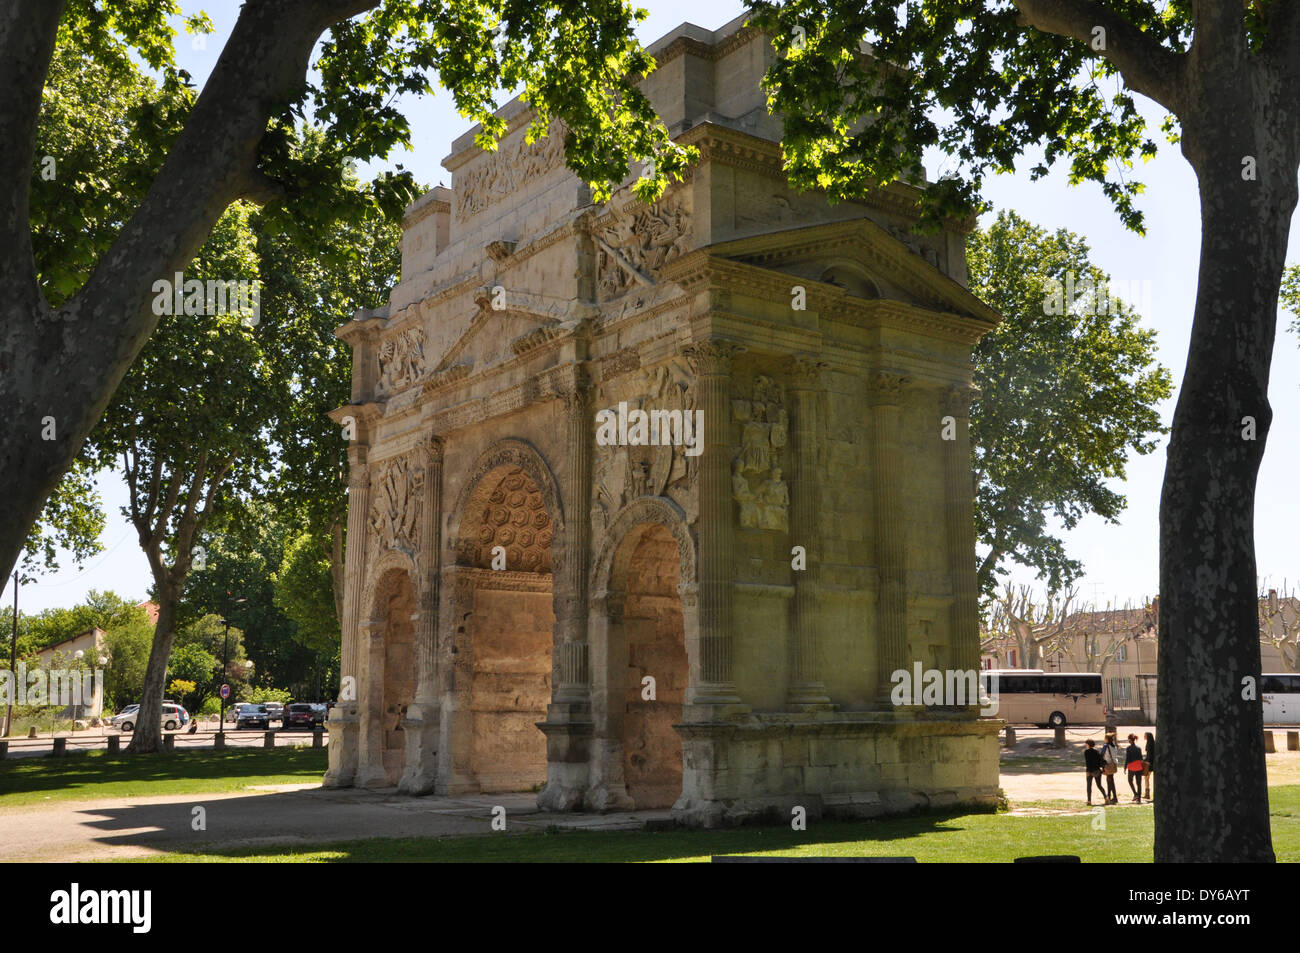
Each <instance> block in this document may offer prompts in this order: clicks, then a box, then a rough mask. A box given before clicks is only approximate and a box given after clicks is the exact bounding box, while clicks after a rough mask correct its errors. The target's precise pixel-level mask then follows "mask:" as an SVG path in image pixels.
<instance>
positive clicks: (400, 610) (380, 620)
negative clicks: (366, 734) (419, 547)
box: [370, 569, 415, 784]
mask: <svg viewBox="0 0 1300 953" xmlns="http://www.w3.org/2000/svg"><path fill="white" fill-rule="evenodd" d="M374 611H375V613H376V618H375V621H374V622H372V626H373V625H375V624H378V625H380V626H381V627H382V628H381V633H382V635H381V638H380V640H379V644H378V645H377V646H376V649H377V651H376V652H375V653H374V654H373V655H372V665H377V666H378V668H379V669H380V671H377V672H376V671H372V672H371V673H370V677H371V678H372V679H374V680H375V683H376V684H377V685H378V686H379V693H378V695H379V697H378V707H379V724H380V737H381V742H380V744H381V748H380V750H381V752H382V761H383V766H384V773H385V774H386V775H387V776H388V780H389V782H390V783H391V784H396V783H397V782H398V780H399V779H400V778H401V776H402V770H403V769H404V768H405V767H406V735H405V732H404V731H403V730H402V719H403V718H404V717H405V716H406V709H407V707H408V706H409V705H410V704H411V702H412V701H413V700H414V699H415V623H414V620H413V615H414V613H415V589H414V586H413V585H412V583H411V577H410V576H409V575H408V574H407V573H406V572H405V571H403V570H400V569H394V570H389V571H388V572H386V573H385V574H384V575H383V577H382V578H381V579H380V581H379V584H378V586H376V587H375V599H374Z"/></svg>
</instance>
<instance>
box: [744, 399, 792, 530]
mask: <svg viewBox="0 0 1300 953" xmlns="http://www.w3.org/2000/svg"><path fill="white" fill-rule="evenodd" d="M731 416H732V419H733V420H735V421H736V422H738V423H739V424H740V445H739V446H738V447H737V448H736V455H735V457H734V458H733V459H732V462H731V488H732V495H733V496H734V497H735V499H736V502H737V503H738V504H739V506H740V525H741V526H748V527H750V528H752V529H770V530H779V531H781V532H785V531H787V530H788V528H789V516H788V513H789V509H790V490H789V487H788V485H787V484H786V482H785V479H784V478H783V476H782V471H781V458H782V454H783V452H784V450H785V447H786V444H787V443H789V438H790V418H789V414H788V413H787V412H786V409H785V401H784V399H783V397H782V394H781V385H780V384H779V383H777V382H776V381H775V380H773V379H772V378H771V377H768V376H767V375H766V374H759V375H758V376H757V377H756V378H755V379H754V383H753V385H752V387H751V388H750V393H749V395H748V396H740V397H736V398H734V399H733V400H732V401H731Z"/></svg>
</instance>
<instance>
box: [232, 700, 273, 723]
mask: <svg viewBox="0 0 1300 953" xmlns="http://www.w3.org/2000/svg"><path fill="white" fill-rule="evenodd" d="M235 727H236V728H270V727H271V714H270V712H268V711H267V710H266V706H265V705H253V704H247V705H244V706H243V707H242V708H240V709H239V713H238V714H237V715H236V716H235Z"/></svg>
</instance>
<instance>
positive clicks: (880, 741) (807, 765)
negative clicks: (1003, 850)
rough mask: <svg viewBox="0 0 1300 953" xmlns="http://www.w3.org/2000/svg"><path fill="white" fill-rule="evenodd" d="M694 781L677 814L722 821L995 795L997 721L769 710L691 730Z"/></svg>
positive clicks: (984, 801) (850, 812) (972, 800)
mask: <svg viewBox="0 0 1300 953" xmlns="http://www.w3.org/2000/svg"><path fill="white" fill-rule="evenodd" d="M682 732H683V735H684V737H685V739H686V742H685V759H686V764H687V767H688V768H689V769H691V770H689V771H688V772H687V785H686V787H685V789H684V790H683V792H682V799H681V801H679V802H678V804H677V808H676V810H675V812H674V813H676V814H677V815H678V816H679V817H680V818H681V819H682V820H683V822H685V823H688V824H691V825H694V826H702V827H717V826H721V825H724V824H728V823H734V822H736V821H740V820H744V819H752V818H755V817H764V816H766V817H768V818H769V819H771V820H784V821H788V820H789V819H790V816H791V814H790V812H791V809H792V808H794V807H802V808H804V810H805V811H806V812H807V816H808V817H809V818H810V819H812V818H817V817H823V816H832V817H875V816H878V815H881V814H888V813H898V812H901V811H908V810H913V809H916V808H923V807H950V806H952V805H955V804H970V805H973V806H983V807H993V806H994V805H995V804H996V800H997V786H998V760H997V724H996V723H994V722H976V721H954V722H942V721H932V722H926V721H907V720H903V719H888V718H884V717H880V716H877V718H876V719H874V720H873V719H872V716H869V715H865V714H864V715H861V716H858V717H856V718H855V717H854V716H851V715H835V714H832V713H821V714H816V715H813V714H806V715H805V714H785V715H765V716H762V717H760V718H756V719H753V720H752V721H750V722H748V723H746V724H745V725H743V726H736V727H734V728H717V727H708V728H705V727H698V726H690V725H687V726H684V727H683V729H682Z"/></svg>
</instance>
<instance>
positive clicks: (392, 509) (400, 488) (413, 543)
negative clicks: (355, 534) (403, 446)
mask: <svg viewBox="0 0 1300 953" xmlns="http://www.w3.org/2000/svg"><path fill="white" fill-rule="evenodd" d="M370 493H371V498H372V500H373V502H372V503H371V505H370V518H369V524H370V539H371V541H372V543H373V545H375V546H376V547H377V548H378V550H379V551H380V552H383V551H385V550H389V549H399V548H400V549H404V550H406V551H407V552H410V553H414V552H415V551H416V549H417V543H418V542H419V540H418V534H419V526H420V507H421V505H422V500H423V496H424V469H423V467H419V466H413V465H411V463H409V462H408V461H407V460H406V458H404V457H398V458H397V459H395V460H390V461H388V462H387V463H385V464H383V466H382V469H381V470H380V472H379V474H378V475H377V478H376V479H375V481H374V482H373V483H372V484H371V489H370Z"/></svg>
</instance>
